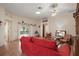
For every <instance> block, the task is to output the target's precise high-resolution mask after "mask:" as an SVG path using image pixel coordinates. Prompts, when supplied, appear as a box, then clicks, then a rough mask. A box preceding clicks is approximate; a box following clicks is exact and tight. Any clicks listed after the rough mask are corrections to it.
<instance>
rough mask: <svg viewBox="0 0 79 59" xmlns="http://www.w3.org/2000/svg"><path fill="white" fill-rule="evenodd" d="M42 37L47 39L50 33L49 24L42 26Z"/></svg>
mask: <svg viewBox="0 0 79 59" xmlns="http://www.w3.org/2000/svg"><path fill="white" fill-rule="evenodd" d="M42 27H43V28H42V37H46V33H48V32H49V31H48V24H47V23H45V24H43V25H42Z"/></svg>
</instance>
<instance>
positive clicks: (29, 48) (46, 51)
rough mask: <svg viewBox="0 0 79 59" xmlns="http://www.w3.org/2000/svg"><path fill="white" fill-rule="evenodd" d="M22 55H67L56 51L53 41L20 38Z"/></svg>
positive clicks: (58, 50)
mask: <svg viewBox="0 0 79 59" xmlns="http://www.w3.org/2000/svg"><path fill="white" fill-rule="evenodd" d="M20 40H21V49H22V53H24V54H25V55H28V56H63V55H64V56H65V55H69V54H68V53H67V52H65V54H63V53H62V51H60V50H61V49H62V48H60V49H58V48H57V46H56V42H55V41H49V40H45V39H44V38H37V37H22V38H21V39H20ZM66 51H67V50H66Z"/></svg>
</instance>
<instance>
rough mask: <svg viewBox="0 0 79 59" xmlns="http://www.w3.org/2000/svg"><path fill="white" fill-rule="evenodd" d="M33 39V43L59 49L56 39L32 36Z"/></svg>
mask: <svg viewBox="0 0 79 59" xmlns="http://www.w3.org/2000/svg"><path fill="white" fill-rule="evenodd" d="M32 41H33V43H35V44H37V45H40V46H43V47H47V48H52V49H55V50H56V49H57V46H56V42H55V41H49V40H46V39H44V38H36V37H32Z"/></svg>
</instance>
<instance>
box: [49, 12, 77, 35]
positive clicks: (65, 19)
mask: <svg viewBox="0 0 79 59" xmlns="http://www.w3.org/2000/svg"><path fill="white" fill-rule="evenodd" d="M48 20H49V31H50V32H52V34H53V36H55V31H56V30H61V29H63V30H66V32H67V33H68V34H72V35H73V36H75V35H76V33H75V19H74V18H73V13H64V14H63V13H61V14H58V15H56V16H52V17H49V19H48Z"/></svg>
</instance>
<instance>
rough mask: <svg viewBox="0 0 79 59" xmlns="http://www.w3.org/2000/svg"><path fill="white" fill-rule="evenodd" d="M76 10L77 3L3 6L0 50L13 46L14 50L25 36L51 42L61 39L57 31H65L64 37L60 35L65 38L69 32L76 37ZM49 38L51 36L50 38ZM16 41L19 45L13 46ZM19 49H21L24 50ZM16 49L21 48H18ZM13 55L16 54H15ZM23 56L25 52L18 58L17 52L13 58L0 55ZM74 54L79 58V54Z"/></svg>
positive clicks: (0, 10)
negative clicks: (8, 45)
mask: <svg viewBox="0 0 79 59" xmlns="http://www.w3.org/2000/svg"><path fill="white" fill-rule="evenodd" d="M63 6H64V7H63ZM76 9H77V3H19V4H18V3H1V4H0V47H4V45H7V44H8V43H10V44H11V46H13V47H11V46H10V47H11V48H13V49H15V48H14V47H15V46H14V45H16V44H20V43H19V42H20V39H21V37H23V36H24V37H27V36H30V37H35V39H37V38H36V37H38V38H40V39H41V38H45V39H48V40H49V41H52V40H54V39H56V38H57V39H59V38H58V37H56V35H57V34H56V31H57V30H58V31H60V32H62V31H63V32H62V34H58V35H61V36H63V35H65V32H66V34H68V35H72V37H74V36H76V35H77V34H76V22H75V17H74V16H73V15H74V13H76ZM63 33H64V34H63ZM47 34H48V35H49V34H50V37H49V36H48V35H47ZM27 39H28V38H27ZM17 40H19V41H18V42H17ZM14 41H15V42H16V43H12V42H14ZM37 42H38V41H37ZM21 44H22V43H21ZM21 44H20V45H21ZM20 45H19V49H20V50H21V46H20ZM6 47H7V46H6ZM17 47H18V45H16V48H17ZM3 49H4V50H5V48H2V49H1V51H2V50H3ZM8 49H9V48H8ZM9 50H10V49H9ZM12 51H13V52H14V51H15V50H12ZM72 52H73V51H72ZM77 52H78V51H77ZM21 53H22V50H21V51H19V53H18V54H17V53H16V51H15V53H13V54H12V53H9V54H6V52H4V51H3V52H2V53H0V55H21ZM75 54H76V55H79V53H75ZM22 55H24V54H22ZM26 55H27V54H26ZM30 55H32V54H30ZM35 55H36V54H35ZM38 55H40V54H37V56H38ZM32 56H33V55H32ZM40 56H41V55H40ZM45 56H46V53H45ZM49 56H50V53H49Z"/></svg>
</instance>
